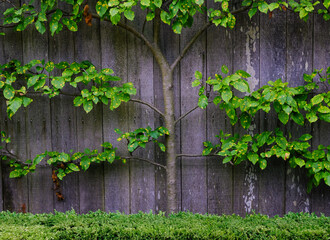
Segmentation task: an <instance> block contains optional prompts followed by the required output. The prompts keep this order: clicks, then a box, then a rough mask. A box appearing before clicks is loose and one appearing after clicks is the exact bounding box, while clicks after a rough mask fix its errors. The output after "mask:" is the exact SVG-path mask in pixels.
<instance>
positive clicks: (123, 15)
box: [0, 0, 330, 212]
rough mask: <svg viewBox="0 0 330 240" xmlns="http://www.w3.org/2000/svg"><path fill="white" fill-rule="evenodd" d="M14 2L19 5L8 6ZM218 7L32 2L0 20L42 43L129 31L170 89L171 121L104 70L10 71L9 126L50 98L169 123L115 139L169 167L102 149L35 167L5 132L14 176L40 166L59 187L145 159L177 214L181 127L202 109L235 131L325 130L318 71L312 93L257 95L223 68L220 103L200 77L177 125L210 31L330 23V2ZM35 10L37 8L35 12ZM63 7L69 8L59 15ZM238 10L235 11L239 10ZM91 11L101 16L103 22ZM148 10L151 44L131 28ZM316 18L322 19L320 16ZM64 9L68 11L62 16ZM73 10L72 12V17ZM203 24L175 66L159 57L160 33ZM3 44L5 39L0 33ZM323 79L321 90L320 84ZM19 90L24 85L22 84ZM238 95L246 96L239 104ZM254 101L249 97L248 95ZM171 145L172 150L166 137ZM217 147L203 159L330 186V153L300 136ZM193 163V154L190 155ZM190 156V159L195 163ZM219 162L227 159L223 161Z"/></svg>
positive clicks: (269, 135) (217, 84)
mask: <svg viewBox="0 0 330 240" xmlns="http://www.w3.org/2000/svg"><path fill="white" fill-rule="evenodd" d="M7 2H9V3H10V2H11V1H7ZM214 2H215V5H216V7H215V8H214V9H213V8H208V7H207V5H206V3H205V2H204V0H185V1H179V0H168V1H162V0H154V1H150V0H141V1H137V0H128V1H119V0H110V1H108V0H100V1H97V3H96V5H95V6H90V5H89V4H88V1H84V0H42V1H40V3H38V4H35V3H34V1H33V0H31V2H30V3H28V4H21V5H17V6H16V5H14V4H12V6H11V7H10V8H8V9H6V11H4V12H3V13H2V17H3V25H2V26H1V28H2V29H3V28H13V29H15V30H16V31H24V30H25V29H26V28H27V27H28V26H29V25H33V26H34V27H35V28H36V29H37V30H38V31H39V32H40V34H44V33H45V32H46V31H47V30H48V31H50V33H51V35H52V36H53V35H54V34H57V33H59V32H60V31H61V30H62V29H64V28H67V29H69V30H70V31H78V23H79V22H81V21H85V22H86V24H88V25H91V21H92V19H93V18H95V19H99V20H100V21H106V22H109V24H113V25H117V26H118V27H120V28H124V29H126V30H127V31H128V32H130V33H131V34H133V35H134V36H135V37H136V38H139V39H141V40H142V41H143V42H144V44H145V45H146V46H147V47H148V48H149V50H150V51H151V53H152V54H153V57H154V59H155V60H156V62H157V64H158V66H159V68H160V71H161V79H162V88H163V95H164V99H163V104H164V109H165V110H164V112H162V111H160V110H159V109H157V108H156V107H155V106H153V105H152V104H150V103H148V102H144V101H142V100H139V99H133V98H132V95H135V94H136V89H135V88H134V86H133V84H132V83H130V82H128V83H124V84H122V85H116V86H114V85H113V84H112V82H113V81H119V80H120V78H118V77H116V76H114V75H113V71H112V70H111V69H101V70H97V69H96V68H95V66H93V64H92V63H90V62H87V61H85V62H81V63H77V62H73V63H68V62H59V63H54V62H52V61H48V62H45V61H44V60H39V59H35V60H32V61H30V62H28V63H21V62H19V61H15V60H13V61H10V62H8V63H6V64H3V65H1V67H0V90H1V92H2V94H3V96H4V98H5V99H6V104H7V114H8V116H9V117H10V118H11V117H12V116H13V115H14V114H15V113H16V112H17V111H18V110H19V109H20V108H21V107H26V106H28V105H29V104H31V103H32V99H31V96H30V94H40V95H41V94H43V95H48V96H49V97H50V98H53V97H56V96H58V95H60V94H67V95H74V96H75V99H74V102H73V104H74V106H77V107H79V106H82V107H83V108H84V110H85V111H86V112H87V113H88V112H90V111H91V110H92V109H93V107H94V105H96V104H99V103H100V104H105V105H109V106H110V110H114V109H116V108H118V107H119V106H120V105H121V104H122V103H123V102H124V103H125V102H129V101H133V102H136V103H141V104H144V105H147V106H148V107H150V108H151V109H153V110H154V111H155V112H157V113H158V114H159V115H160V116H162V117H163V119H164V126H160V127H158V128H157V129H151V128H149V127H148V128H139V129H136V130H134V131H132V132H126V133H125V132H122V131H121V130H119V129H117V130H116V132H117V133H118V134H119V136H120V137H119V138H118V140H119V141H120V140H122V139H127V140H128V145H127V146H128V150H129V152H131V153H133V152H134V151H135V150H136V149H137V148H139V147H142V148H144V147H145V146H146V144H147V143H149V142H154V143H156V144H158V146H159V147H160V149H161V151H163V152H165V153H166V155H165V158H166V166H164V165H161V164H159V163H156V162H154V161H153V160H152V159H143V158H139V157H135V156H134V155H130V156H128V157H125V156H118V155H117V154H116V148H115V147H114V146H113V145H112V144H111V143H108V142H106V143H103V144H102V147H103V150H102V151H98V150H91V149H86V150H85V151H84V152H76V153H64V152H62V153H59V152H54V151H52V152H49V151H46V152H44V153H40V154H39V155H37V156H36V157H35V158H34V159H32V160H26V161H25V160H22V159H19V156H16V155H15V154H14V153H12V152H10V151H9V148H8V144H10V138H9V137H8V136H7V135H6V133H5V132H4V131H2V132H1V137H2V138H1V141H2V147H1V149H0V151H1V152H0V153H1V156H2V159H4V160H9V161H10V164H11V166H12V167H13V171H12V172H11V173H10V177H20V176H23V175H26V174H28V173H29V172H31V171H34V170H35V169H36V166H37V165H38V164H39V163H40V162H41V161H43V160H44V161H47V163H48V164H49V165H51V166H53V168H54V172H53V174H55V175H57V177H58V178H59V179H62V178H63V177H65V175H67V174H69V173H71V172H75V171H80V170H87V169H88V168H89V166H90V164H91V163H100V162H106V161H107V162H110V163H112V162H113V161H114V160H122V161H126V159H132V158H134V159H138V160H141V161H146V162H149V163H150V164H154V165H156V166H159V167H162V168H164V169H165V170H166V181H167V211H168V212H176V211H177V190H176V172H177V169H176V159H177V158H178V157H180V156H184V155H185V154H182V153H177V152H176V150H175V144H176V139H175V125H176V124H177V123H179V122H180V121H181V120H182V119H183V118H185V117H186V116H187V115H188V114H190V113H191V112H193V111H194V110H195V109H197V108H198V107H200V108H203V109H204V108H206V107H207V105H208V104H210V103H212V102H213V103H214V104H216V105H219V107H220V109H223V110H224V111H225V112H226V114H227V115H228V117H229V119H230V121H231V124H233V125H235V124H239V123H240V124H241V125H242V127H243V128H245V129H248V128H249V126H250V124H251V121H252V119H253V117H254V116H255V115H256V113H257V112H258V111H264V112H266V113H268V112H269V111H270V110H271V109H272V108H273V109H274V110H275V111H276V113H277V116H278V118H279V120H280V121H281V122H282V123H283V124H284V125H285V124H286V123H287V122H288V121H289V120H290V119H291V120H293V121H294V122H295V123H297V124H299V125H304V123H305V122H306V119H307V121H309V122H310V123H312V122H315V121H318V120H321V121H326V122H330V108H329V107H328V106H329V105H330V103H329V102H330V93H329V92H324V93H319V94H316V92H315V91H314V90H316V89H317V88H318V86H319V85H320V84H323V85H328V84H329V81H330V68H327V70H316V71H315V72H313V73H312V74H311V75H306V74H305V75H304V79H305V81H306V85H304V86H299V87H295V88H292V87H288V84H287V83H285V82H282V80H280V79H279V80H277V81H275V82H269V84H268V85H266V86H264V87H262V88H260V89H258V90H256V91H254V92H252V93H251V92H250V88H249V84H248V82H247V80H246V79H247V78H249V77H250V75H249V74H248V73H246V72H244V71H242V70H239V71H237V72H235V73H233V74H229V70H228V68H227V67H226V66H223V67H222V68H221V71H222V74H223V75H220V74H216V75H215V78H214V79H212V78H211V77H209V78H208V80H206V84H208V85H209V86H210V87H211V88H212V89H213V91H214V92H215V93H216V94H217V96H216V97H215V98H213V99H210V98H209V96H208V94H206V93H205V84H203V83H202V82H203V81H202V78H203V77H202V74H201V73H200V72H196V73H195V77H196V80H195V81H194V82H193V83H192V87H197V86H201V88H200V91H199V96H200V97H199V101H198V106H196V107H195V108H193V109H191V110H190V111H188V112H186V113H185V114H183V115H182V116H180V117H178V118H177V119H175V115H174V112H175V107H174V106H175V105H174V101H175V99H174V90H173V85H174V83H173V71H174V69H175V68H176V67H177V66H178V64H179V63H180V61H181V60H182V59H183V58H184V56H185V54H186V53H187V51H189V49H190V48H191V46H192V45H193V44H194V43H195V42H196V40H197V39H198V38H199V36H200V35H201V34H202V33H203V32H204V31H205V30H206V29H207V28H208V27H209V26H211V25H213V24H214V25H216V26H219V27H224V28H230V29H232V28H234V27H235V23H236V18H235V15H236V14H238V13H242V12H246V14H248V15H249V17H250V18H252V17H253V16H254V15H255V14H256V13H257V12H260V13H262V14H269V16H270V17H271V15H272V12H273V11H292V12H296V13H297V14H299V17H300V18H301V19H302V20H305V21H306V20H307V19H308V18H309V16H310V15H311V14H314V13H316V12H317V13H318V14H321V15H322V16H323V18H324V20H325V21H327V20H329V18H330V17H329V16H330V15H329V6H330V1H329V0H324V1H321V2H320V1H316V2H314V1H311V0H303V1H300V2H298V1H294V0H290V1H287V2H286V1H274V2H272V3H269V2H266V1H264V0H244V1H243V2H241V4H240V6H239V7H236V8H234V5H233V4H232V3H231V2H230V1H229V0H215V1H214ZM36 5H37V6H38V7H36ZM61 6H65V8H63V9H62V8H61ZM235 6H237V4H236V5H235ZM91 7H93V8H94V7H95V10H96V14H94V13H92V12H94V11H91ZM138 7H140V8H141V9H142V10H145V11H146V12H147V14H146V21H153V37H152V39H149V38H148V37H147V36H146V35H144V33H143V32H140V31H139V30H138V29H135V28H133V27H131V26H130V25H127V24H126V23H125V21H124V19H127V20H129V21H134V18H135V12H134V11H135V10H136V9H137V8H138ZM316 8H317V9H318V10H316ZM64 9H65V10H64ZM68 9H70V11H68ZM195 14H205V15H207V17H208V21H207V22H206V23H205V25H204V26H201V27H200V29H198V30H197V32H196V33H195V34H194V35H193V37H192V38H191V40H190V41H188V43H187V44H186V46H184V47H183V50H182V51H181V52H180V54H179V55H178V56H177V58H176V59H175V60H174V61H173V62H169V61H168V60H167V59H166V58H165V55H164V52H162V50H161V49H160V47H159V41H160V26H161V24H168V25H170V26H171V27H172V29H173V32H174V33H175V34H180V33H181V30H182V28H189V27H191V26H192V25H193V24H194V23H193V22H194V16H195ZM1 34H2V35H3V34H4V33H1ZM316 77H317V80H316ZM17 82H19V83H20V84H16V83H17ZM68 85H70V86H71V87H72V88H77V89H79V93H78V94H72V93H68V92H66V91H65V90H64V89H63V88H64V87H65V86H68ZM238 92H242V93H244V94H243V95H244V96H243V97H242V94H241V93H240V94H238ZM246 94H248V95H246ZM161 136H165V142H161V140H160V137H161ZM218 137H219V140H220V141H219V143H218V144H216V143H211V142H204V146H205V149H204V151H203V153H201V154H202V155H204V156H206V155H208V156H220V157H222V158H223V163H231V164H239V163H241V162H242V161H245V160H248V161H250V162H252V163H253V164H257V163H258V164H259V166H260V168H261V169H264V168H265V167H266V166H267V158H270V157H271V156H276V157H278V158H283V159H284V160H286V161H289V162H290V166H292V167H296V166H299V167H305V168H307V169H308V173H309V175H310V177H311V182H310V185H309V188H311V187H312V186H313V184H314V185H316V186H317V185H318V184H319V183H320V181H321V180H324V181H325V183H326V184H327V185H329V186H330V153H329V152H328V150H330V147H325V146H322V145H320V146H319V147H318V149H317V150H314V151H310V150H309V149H310V145H309V143H308V140H309V139H310V138H311V137H312V136H311V135H309V134H304V135H302V136H301V137H300V138H299V139H293V140H291V139H290V137H289V136H286V135H285V134H284V133H283V132H282V131H280V130H278V129H277V130H275V131H274V132H262V133H260V134H258V135H255V136H252V135H244V136H241V137H240V136H238V135H237V134H236V135H235V136H231V135H227V134H225V133H223V132H220V135H219V136H218ZM186 155H187V154H186ZM187 156H188V155H187ZM222 158H221V159H222Z"/></svg>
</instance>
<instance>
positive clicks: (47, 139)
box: [22, 2, 54, 213]
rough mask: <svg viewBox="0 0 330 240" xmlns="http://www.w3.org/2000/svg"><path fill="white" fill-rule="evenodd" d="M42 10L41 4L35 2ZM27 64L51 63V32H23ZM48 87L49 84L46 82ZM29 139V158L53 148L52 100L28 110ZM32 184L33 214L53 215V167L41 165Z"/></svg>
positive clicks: (39, 99)
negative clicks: (49, 59) (32, 62)
mask: <svg viewBox="0 0 330 240" xmlns="http://www.w3.org/2000/svg"><path fill="white" fill-rule="evenodd" d="M35 4H36V6H37V7H38V4H39V3H37V2H35ZM22 39H23V62H24V64H25V63H28V62H29V61H31V60H32V59H45V61H46V62H47V61H48V33H45V34H43V35H41V34H40V33H39V32H38V31H37V30H36V29H35V27H34V26H28V27H27V29H26V30H25V31H24V32H23V33H22ZM46 84H47V83H46ZM26 111H27V113H26V119H25V121H26V124H25V128H26V140H27V143H28V144H27V157H28V158H32V159H33V158H34V157H35V156H36V155H37V154H39V153H42V152H44V151H45V150H50V149H51V122H50V100H49V98H48V97H46V96H43V97H39V96H38V97H35V98H34V99H33V104H31V105H29V106H28V107H27V110H26ZM28 182H29V207H28V209H29V211H30V212H32V213H40V212H52V211H53V210H54V205H53V190H52V188H53V185H52V178H51V168H50V167H46V163H45V162H42V163H40V167H38V168H37V170H36V172H35V173H32V174H30V175H29V176H28Z"/></svg>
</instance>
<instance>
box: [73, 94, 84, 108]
mask: <svg viewBox="0 0 330 240" xmlns="http://www.w3.org/2000/svg"><path fill="white" fill-rule="evenodd" d="M83 102H84V99H83V98H82V97H80V96H78V97H76V98H75V99H74V100H73V104H74V106H75V107H79V106H80V105H81V104H83Z"/></svg>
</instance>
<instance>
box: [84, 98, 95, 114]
mask: <svg viewBox="0 0 330 240" xmlns="http://www.w3.org/2000/svg"><path fill="white" fill-rule="evenodd" d="M83 107H84V110H85V112H86V113H89V112H90V111H91V110H92V109H93V102H92V101H85V100H84V101H83Z"/></svg>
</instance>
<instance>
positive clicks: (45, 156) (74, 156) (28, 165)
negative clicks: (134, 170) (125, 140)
mask: <svg viewBox="0 0 330 240" xmlns="http://www.w3.org/2000/svg"><path fill="white" fill-rule="evenodd" d="M1 135H2V139H1V142H5V143H9V142H10V139H9V138H7V137H6V134H5V133H4V132H3V131H2V132H1ZM101 146H102V147H103V151H98V150H97V149H94V150H91V149H89V148H86V149H85V150H84V151H83V152H75V153H72V151H71V152H70V153H64V152H61V153H60V152H56V151H52V152H49V151H45V152H44V153H41V154H38V155H37V156H36V157H35V158H34V159H33V160H30V159H28V160H26V161H25V162H21V161H19V160H18V159H17V158H16V157H15V156H14V155H9V156H8V155H2V159H3V160H9V163H10V167H11V168H12V171H11V172H10V175H9V176H10V177H11V178H18V177H22V176H25V175H27V174H28V173H29V172H34V171H35V170H36V168H37V165H38V164H40V163H41V162H42V161H43V160H45V161H46V162H47V164H48V165H50V166H52V167H53V168H54V169H55V173H56V174H57V177H58V178H59V179H60V180H62V179H63V178H64V177H65V176H66V175H67V174H69V173H72V172H78V171H80V170H84V171H86V170H87V169H88V168H89V167H90V165H91V164H92V163H101V162H109V163H112V162H113V161H114V160H122V161H124V162H125V159H123V158H121V157H119V156H116V148H114V147H113V146H112V144H111V143H108V142H105V143H103V144H102V145H101ZM1 149H3V147H0V150H1ZM0 153H1V152H0Z"/></svg>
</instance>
